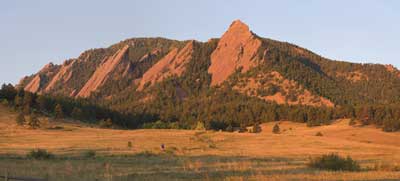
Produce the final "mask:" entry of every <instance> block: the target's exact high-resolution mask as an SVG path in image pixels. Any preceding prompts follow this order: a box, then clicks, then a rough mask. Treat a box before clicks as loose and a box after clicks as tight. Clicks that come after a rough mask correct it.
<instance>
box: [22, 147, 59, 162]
mask: <svg viewBox="0 0 400 181" xmlns="http://www.w3.org/2000/svg"><path fill="white" fill-rule="evenodd" d="M26 157H27V158H30V159H36V160H48V159H53V158H54V157H55V156H54V154H52V153H50V152H48V151H47V150H44V149H37V150H32V151H30V152H29V153H28V154H27V155H26Z"/></svg>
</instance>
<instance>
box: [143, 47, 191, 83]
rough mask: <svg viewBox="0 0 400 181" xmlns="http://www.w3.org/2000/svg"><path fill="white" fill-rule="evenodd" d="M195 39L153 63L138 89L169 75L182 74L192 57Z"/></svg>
mask: <svg viewBox="0 0 400 181" xmlns="http://www.w3.org/2000/svg"><path fill="white" fill-rule="evenodd" d="M193 44H194V41H190V42H189V43H187V44H186V46H185V47H184V48H182V49H181V50H180V51H179V50H178V49H177V48H174V49H173V50H171V51H170V52H169V53H168V54H167V55H166V56H165V57H164V58H162V59H161V60H160V61H158V62H157V63H156V64H155V65H153V66H152V67H151V68H150V69H149V70H148V71H146V73H144V74H143V77H142V79H141V80H140V83H139V87H138V89H137V90H143V89H144V88H145V85H146V84H150V85H152V84H154V83H156V82H160V81H162V80H164V79H165V78H167V77H168V76H172V75H177V76H180V75H181V74H182V73H183V71H184V70H185V65H186V63H187V62H188V61H189V60H190V59H191V58H192V55H193Z"/></svg>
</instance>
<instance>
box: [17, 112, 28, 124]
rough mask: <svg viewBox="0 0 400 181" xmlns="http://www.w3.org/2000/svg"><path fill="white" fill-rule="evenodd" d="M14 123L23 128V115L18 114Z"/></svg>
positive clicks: (24, 121)
mask: <svg viewBox="0 0 400 181" xmlns="http://www.w3.org/2000/svg"><path fill="white" fill-rule="evenodd" d="M15 122H16V123H17V125H19V126H23V125H24V124H25V123H26V120H25V116H24V114H22V113H18V115H17V117H16V118H15Z"/></svg>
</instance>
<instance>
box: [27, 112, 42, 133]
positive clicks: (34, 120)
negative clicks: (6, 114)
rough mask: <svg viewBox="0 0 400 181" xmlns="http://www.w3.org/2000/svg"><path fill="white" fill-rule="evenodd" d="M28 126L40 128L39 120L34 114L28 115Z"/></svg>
mask: <svg viewBox="0 0 400 181" xmlns="http://www.w3.org/2000/svg"><path fill="white" fill-rule="evenodd" d="M28 126H29V127H30V128H32V129H36V128H40V121H39V119H38V118H37V116H36V115H35V114H31V115H30V116H29V119H28Z"/></svg>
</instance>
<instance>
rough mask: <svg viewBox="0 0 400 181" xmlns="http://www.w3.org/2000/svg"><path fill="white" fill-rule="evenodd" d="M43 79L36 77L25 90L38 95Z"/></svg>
mask: <svg viewBox="0 0 400 181" xmlns="http://www.w3.org/2000/svg"><path fill="white" fill-rule="evenodd" d="M40 82H41V78H40V75H39V74H38V75H36V76H35V77H34V78H33V79H32V80H31V81H30V82H29V83H28V85H26V86H25V88H24V90H25V91H27V92H32V93H36V92H39V89H40Z"/></svg>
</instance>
